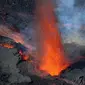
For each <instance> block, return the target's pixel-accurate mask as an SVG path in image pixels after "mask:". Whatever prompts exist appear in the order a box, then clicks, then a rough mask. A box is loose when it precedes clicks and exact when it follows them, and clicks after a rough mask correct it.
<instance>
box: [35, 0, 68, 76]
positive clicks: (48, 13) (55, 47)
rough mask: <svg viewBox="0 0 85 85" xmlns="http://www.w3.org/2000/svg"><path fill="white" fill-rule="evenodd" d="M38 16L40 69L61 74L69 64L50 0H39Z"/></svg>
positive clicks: (53, 73) (52, 73)
mask: <svg viewBox="0 0 85 85" xmlns="http://www.w3.org/2000/svg"><path fill="white" fill-rule="evenodd" d="M36 11H37V18H38V20H39V25H40V28H38V32H39V35H40V36H39V40H40V43H39V55H40V70H43V71H46V72H47V73H49V74H50V75H52V76H54V75H59V74H60V72H61V71H62V70H64V69H65V68H67V67H68V66H69V62H68V59H67V58H66V57H65V54H64V49H63V45H62V43H61V37H60V34H59V31H58V26H57V25H56V20H55V16H54V13H53V6H52V2H51V1H50V0H45V1H44V0H37V7H36Z"/></svg>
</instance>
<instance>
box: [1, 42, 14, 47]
mask: <svg viewBox="0 0 85 85" xmlns="http://www.w3.org/2000/svg"><path fill="white" fill-rule="evenodd" d="M0 46H2V47H5V48H13V47H14V46H13V45H10V44H8V43H3V44H0Z"/></svg>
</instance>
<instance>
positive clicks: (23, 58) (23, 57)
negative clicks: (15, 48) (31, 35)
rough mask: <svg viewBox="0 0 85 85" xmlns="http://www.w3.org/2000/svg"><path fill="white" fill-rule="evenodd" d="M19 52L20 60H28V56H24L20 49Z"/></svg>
mask: <svg viewBox="0 0 85 85" xmlns="http://www.w3.org/2000/svg"><path fill="white" fill-rule="evenodd" d="M19 54H20V55H21V58H22V60H25V61H26V60H28V59H29V56H26V55H25V54H24V53H23V52H22V51H21V50H20V51H19Z"/></svg>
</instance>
